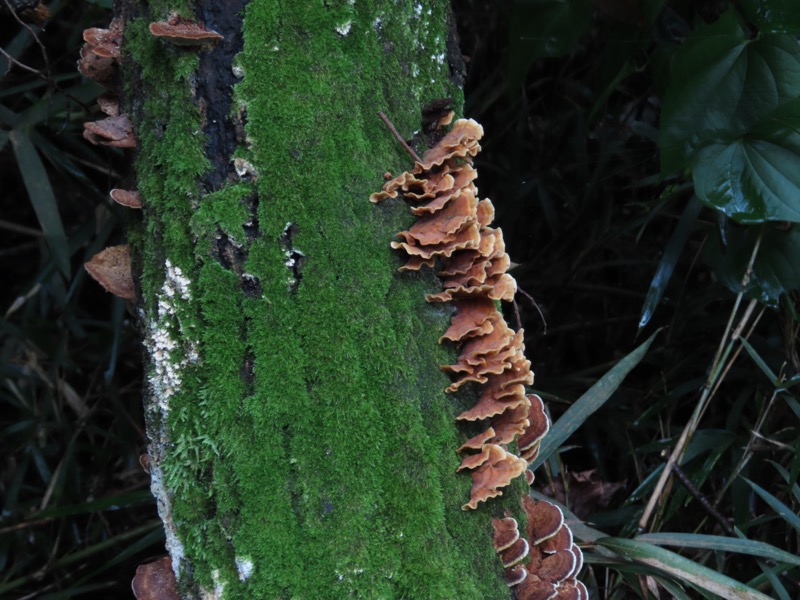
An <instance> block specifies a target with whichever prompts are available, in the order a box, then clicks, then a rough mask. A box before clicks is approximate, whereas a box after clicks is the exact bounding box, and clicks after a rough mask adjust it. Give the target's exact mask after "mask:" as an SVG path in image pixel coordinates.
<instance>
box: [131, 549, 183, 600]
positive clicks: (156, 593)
mask: <svg viewBox="0 0 800 600" xmlns="http://www.w3.org/2000/svg"><path fill="white" fill-rule="evenodd" d="M131 588H132V589H133V595H134V597H135V598H136V600H180V597H181V596H180V594H179V593H178V582H177V581H176V579H175V572H174V571H173V570H172V559H171V558H170V557H169V556H165V557H163V558H160V559H158V560H155V561H153V562H149V563H145V564H143V565H139V566H138V567H137V568H136V575H135V576H134V578H133V581H132V582H131Z"/></svg>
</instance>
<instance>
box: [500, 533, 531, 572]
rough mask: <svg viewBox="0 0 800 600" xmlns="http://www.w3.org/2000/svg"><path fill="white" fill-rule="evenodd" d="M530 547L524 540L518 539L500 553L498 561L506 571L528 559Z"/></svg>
mask: <svg viewBox="0 0 800 600" xmlns="http://www.w3.org/2000/svg"><path fill="white" fill-rule="evenodd" d="M529 550H530V545H529V544H528V540H526V539H525V538H519V539H518V540H516V541H515V542H514V543H513V544H511V545H510V546H509V547H508V548H506V549H505V550H502V551H501V552H500V559H501V560H502V561H503V567H505V568H506V569H508V568H511V567H513V566H515V565H518V564H520V563H521V562H522V561H523V560H525V559H526V558H527V557H528V551H529Z"/></svg>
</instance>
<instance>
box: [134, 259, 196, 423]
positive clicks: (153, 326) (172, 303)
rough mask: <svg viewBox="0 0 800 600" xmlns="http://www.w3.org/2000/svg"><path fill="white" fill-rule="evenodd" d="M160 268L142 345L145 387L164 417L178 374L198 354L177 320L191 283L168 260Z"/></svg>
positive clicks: (180, 373) (178, 378)
mask: <svg viewBox="0 0 800 600" xmlns="http://www.w3.org/2000/svg"><path fill="white" fill-rule="evenodd" d="M164 267H165V268H164V271H165V277H164V283H163V285H162V286H161V291H160V292H159V294H158V296H157V309H156V315H155V318H153V319H152V320H150V322H149V324H148V328H147V333H146V335H145V337H144V345H145V347H146V348H147V350H148V352H149V353H150V358H151V360H152V364H153V370H152V372H151V373H150V374H149V376H148V378H147V379H148V383H149V384H150V389H151V392H152V395H153V397H154V398H155V399H156V401H157V403H158V407H159V409H161V412H162V413H164V414H166V413H167V412H168V411H169V401H170V398H172V397H173V396H174V395H175V394H176V393H177V392H178V390H180V387H181V380H182V371H183V370H184V369H185V368H186V366H187V365H188V364H189V363H192V362H197V361H198V360H199V354H198V352H197V347H198V344H197V342H195V341H193V340H191V339H190V338H189V337H188V336H187V335H186V333H187V332H186V331H184V327H183V324H182V323H181V319H180V318H179V316H178V311H179V308H180V306H181V305H186V304H187V303H188V302H189V301H190V300H191V293H190V291H189V285H190V283H191V282H190V280H189V278H188V277H186V276H185V275H184V273H183V271H182V270H181V268H180V267H178V266H175V265H173V264H172V262H170V260H169V259H167V261H166V264H165V265H164ZM176 357H180V358H176Z"/></svg>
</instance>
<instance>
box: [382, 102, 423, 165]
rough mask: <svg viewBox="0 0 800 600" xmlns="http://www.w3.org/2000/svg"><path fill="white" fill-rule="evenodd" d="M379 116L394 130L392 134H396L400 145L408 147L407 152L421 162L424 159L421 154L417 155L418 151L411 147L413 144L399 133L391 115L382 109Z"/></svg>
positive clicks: (395, 136)
mask: <svg viewBox="0 0 800 600" xmlns="http://www.w3.org/2000/svg"><path fill="white" fill-rule="evenodd" d="M378 116H379V117H380V118H381V120H382V121H383V122H384V123H386V127H388V128H389V131H391V132H392V135H393V136H394V139H396V140H397V141H398V142H400V145H401V146H403V148H405V149H406V152H408V153H409V154H410V155H411V158H413V159H414V160H415V161H417V162H420V163H421V162H422V159H421V158H420V157H419V155H417V153H416V152H414V150H413V149H412V148H411V146H409V145H408V144H407V143H406V141H405V140H404V139H403V136H401V135H400V134H399V133H397V129H395V126H394V125H392V122H391V121H390V120H389V117H387V116H386V115H385V114H383V111H382V110H379V111H378Z"/></svg>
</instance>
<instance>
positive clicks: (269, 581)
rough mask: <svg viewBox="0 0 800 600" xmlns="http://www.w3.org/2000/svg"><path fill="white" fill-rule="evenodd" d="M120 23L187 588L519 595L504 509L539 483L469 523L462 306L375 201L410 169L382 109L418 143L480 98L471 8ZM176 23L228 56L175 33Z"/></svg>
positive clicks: (156, 10) (155, 366) (156, 432)
mask: <svg viewBox="0 0 800 600" xmlns="http://www.w3.org/2000/svg"><path fill="white" fill-rule="evenodd" d="M223 5H224V6H223ZM215 6H216V7H217V8H216V9H214V8H213V7H215ZM220 7H222V8H220ZM118 9H119V10H118V12H119V14H121V15H122V16H123V17H124V18H125V21H126V22H125V37H124V40H125V41H124V46H123V52H124V54H123V76H124V78H125V90H124V98H125V102H124V105H125V106H126V109H127V112H128V113H129V114H130V116H131V118H132V120H133V122H134V126H135V132H136V136H137V140H138V151H137V159H136V165H135V167H136V177H137V185H138V191H139V192H140V193H141V195H142V198H143V204H144V209H143V211H142V218H141V221H140V222H138V223H135V224H134V225H133V227H132V228H131V233H130V241H131V244H132V246H133V248H134V251H135V254H136V262H135V272H136V273H137V279H138V284H137V285H138V286H139V293H140V297H141V304H140V316H141V322H142V327H143V333H144V338H145V347H146V349H147V356H148V361H149V363H148V367H147V372H148V387H149V397H148V399H147V415H148V423H147V425H148V433H149V435H150V438H151V443H150V448H149V453H150V455H151V461H150V465H151V474H152V477H153V492H154V494H155V495H156V498H157V500H158V502H159V509H160V512H161V515H162V518H163V519H164V521H165V528H166V531H167V546H168V550H169V552H170V554H171V555H172V559H173V565H174V568H175V569H176V572H177V573H178V576H179V583H180V586H181V589H182V591H183V594H184V595H185V596H186V597H226V598H310V599H311V598H313V599H323V598H337V599H338V598H349V597H359V598H481V599H488V598H507V597H508V596H509V592H508V590H507V588H506V586H505V584H504V582H503V580H502V568H501V565H500V563H499V561H498V559H497V556H496V554H495V552H494V550H493V548H492V527H491V523H490V517H491V516H492V515H495V516H497V515H501V514H502V513H503V512H504V510H509V511H511V513H512V514H514V515H515V516H520V515H519V497H520V492H521V488H522V486H523V484H522V483H521V482H519V484H518V485H516V486H512V487H511V488H509V489H507V490H506V492H505V494H504V497H503V498H501V499H499V500H493V501H491V502H490V503H489V505H488V506H482V507H481V508H480V509H479V510H477V511H468V512H465V511H462V510H461V508H460V507H461V505H462V504H463V503H464V502H465V501H466V499H467V498H468V496H469V488H470V485H471V479H470V477H469V476H468V475H464V474H458V475H457V474H456V473H455V469H456V467H457V466H458V464H459V459H458V457H457V455H456V454H455V448H457V447H458V446H459V444H460V443H461V442H462V441H463V440H464V439H466V438H467V437H468V436H469V434H470V433H475V432H469V431H466V430H460V429H459V427H458V426H457V425H456V423H455V420H454V416H455V415H456V414H458V413H459V412H460V411H461V410H463V409H464V408H466V407H467V406H469V405H470V404H471V402H472V401H473V400H474V399H470V398H468V397H461V398H459V397H451V396H447V395H445V393H444V388H445V386H446V385H447V384H448V381H447V378H446V377H445V376H444V375H443V374H442V373H441V372H440V371H439V369H438V367H437V365H441V364H448V363H452V362H453V358H454V352H453V350H452V348H449V347H443V346H440V345H439V344H438V343H437V339H438V337H439V336H440V335H441V334H442V333H443V332H444V330H445V329H446V328H447V325H448V322H449V312H448V309H447V307H443V306H442V305H439V304H434V305H430V304H426V303H425V301H424V295H425V293H430V292H435V291H437V289H436V287H437V285H438V283H437V282H436V281H435V280H434V278H433V277H432V276H431V275H430V274H428V275H423V276H420V275H418V274H398V273H397V271H396V269H397V267H398V266H399V265H400V264H401V262H402V261H401V259H400V258H399V257H397V256H395V255H394V254H393V253H392V251H391V250H390V249H389V241H390V240H391V239H392V238H393V235H394V233H395V232H396V231H399V230H400V229H403V228H404V227H405V226H407V225H408V222H409V220H410V216H409V215H408V214H407V212H406V209H405V208H404V207H402V206H400V205H399V204H398V203H391V202H387V203H384V204H383V205H381V206H380V207H378V208H376V207H374V206H373V205H371V204H370V203H369V201H368V196H369V194H370V193H371V192H374V191H376V190H378V189H379V188H380V186H381V184H382V182H383V174H384V172H385V171H386V170H390V171H392V172H395V173H397V172H400V171H402V170H404V169H405V168H407V167H408V165H409V158H408V157H407V156H406V155H404V153H403V151H402V149H400V148H399V147H398V145H397V144H396V143H395V142H394V141H393V140H392V138H391V136H390V135H389V133H388V132H387V131H386V129H385V128H384V126H383V124H382V123H381V121H380V120H379V119H378V118H377V116H376V112H377V111H378V110H384V111H385V112H386V113H387V114H389V115H390V116H391V118H392V119H393V120H394V122H395V124H396V125H397V126H398V129H399V130H400V131H401V132H402V133H403V134H404V135H406V136H408V137H411V136H412V134H413V132H416V131H417V130H419V129H420V128H421V124H420V111H421V108H422V107H423V106H424V105H425V104H427V103H428V102H430V101H433V100H436V99H439V98H443V97H447V96H455V97H456V98H459V97H460V96H459V95H460V90H459V89H458V83H459V82H458V76H459V69H460V55H459V54H458V51H457V48H455V47H454V46H453V44H452V43H449V44H448V38H452V34H451V33H450V32H449V7H448V5H447V3H445V2H439V1H434V0H429V1H428V2H412V1H392V0H370V1H369V2H364V1H362V0H340V1H335V0H327V1H322V0H320V1H318V2H278V1H277V0H252V1H251V2H249V3H248V2H245V0H235V1H231V2H219V1H216V0H208V1H207V2H198V3H197V4H193V3H191V2H170V1H167V0H153V1H151V2H149V3H144V2H138V1H135V0H125V1H124V2H120V3H119V6H118ZM171 11H178V12H179V13H180V14H181V15H182V16H185V17H187V18H193V19H196V20H198V21H202V22H204V23H205V25H206V26H207V27H208V28H210V29H214V30H216V31H218V32H219V33H221V34H223V35H224V37H225V39H224V41H223V42H221V43H219V44H217V45H216V46H214V47H209V48H207V49H205V50H199V49H197V48H188V47H179V46H174V45H171V44H169V43H168V42H165V41H164V40H160V39H156V38H154V37H152V36H151V35H150V34H149V31H148V24H149V23H150V22H151V21H157V20H163V19H165V18H167V17H168V15H169V13H170V12H171ZM448 45H449V46H450V50H448ZM416 141H417V144H418V147H419V148H420V149H424V147H423V146H424V140H423V139H422V137H421V136H417V138H416ZM464 396H466V394H465V395H464Z"/></svg>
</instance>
